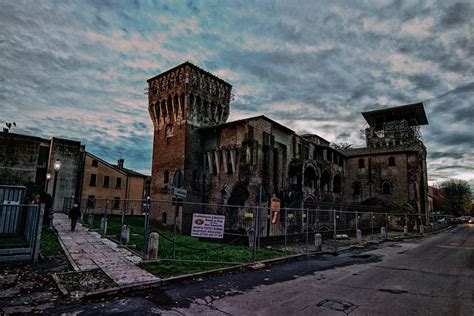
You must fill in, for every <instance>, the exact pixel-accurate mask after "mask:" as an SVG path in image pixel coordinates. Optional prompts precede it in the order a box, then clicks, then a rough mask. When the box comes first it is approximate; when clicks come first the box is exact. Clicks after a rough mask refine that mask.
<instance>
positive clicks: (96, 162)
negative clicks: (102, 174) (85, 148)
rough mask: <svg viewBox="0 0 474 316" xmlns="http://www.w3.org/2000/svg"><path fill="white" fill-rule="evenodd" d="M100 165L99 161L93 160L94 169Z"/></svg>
mask: <svg viewBox="0 0 474 316" xmlns="http://www.w3.org/2000/svg"><path fill="white" fill-rule="evenodd" d="M98 165H99V162H98V161H97V159H92V167H97V166H98Z"/></svg>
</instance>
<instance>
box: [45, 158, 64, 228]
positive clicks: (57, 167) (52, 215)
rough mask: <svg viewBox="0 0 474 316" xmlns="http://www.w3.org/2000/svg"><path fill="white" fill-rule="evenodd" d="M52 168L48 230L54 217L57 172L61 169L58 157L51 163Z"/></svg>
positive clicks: (51, 226)
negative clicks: (50, 208) (52, 179)
mask: <svg viewBox="0 0 474 316" xmlns="http://www.w3.org/2000/svg"><path fill="white" fill-rule="evenodd" d="M53 169H54V182H53V197H52V200H53V203H52V206H53V207H52V208H53V209H52V210H50V212H49V227H48V229H49V230H53V217H54V209H55V202H56V201H55V197H56V184H57V182H58V172H59V169H61V161H60V160H59V159H56V161H55V162H54V164H53Z"/></svg>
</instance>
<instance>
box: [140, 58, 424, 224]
mask: <svg viewBox="0 0 474 316" xmlns="http://www.w3.org/2000/svg"><path fill="white" fill-rule="evenodd" d="M231 90H232V86H231V85H230V84H229V83H227V82H225V81H224V80H222V79H219V78H217V77H216V76H214V75H213V74H211V73H209V72H207V71H204V70H203V69H201V68H199V67H197V66H195V65H193V64H191V63H189V62H185V63H183V64H181V65H179V66H177V67H175V68H173V69H170V70H168V71H166V72H164V73H162V74H160V75H158V76H156V77H153V78H151V79H149V80H148V109H149V113H150V116H151V119H152V121H153V125H154V134H153V160H152V184H151V198H152V199H153V200H164V201H171V199H172V197H171V196H170V195H169V194H168V187H169V186H170V185H174V184H173V178H174V176H175V175H176V174H182V175H184V182H183V183H182V185H181V184H179V185H180V186H182V187H183V188H185V189H186V190H187V191H188V196H187V198H186V201H187V202H199V203H209V204H222V205H239V206H250V205H252V206H253V205H257V204H258V203H260V202H262V201H263V203H266V202H265V201H267V202H268V201H269V198H270V197H271V196H273V195H276V196H277V197H279V198H280V199H281V202H282V207H311V205H314V203H317V202H319V201H324V202H328V203H339V204H364V203H366V204H368V205H370V204H377V203H378V204H380V203H387V204H388V203H390V204H391V205H392V206H393V205H395V206H397V205H398V206H400V207H403V206H406V205H409V206H410V207H411V208H412V209H413V211H414V212H417V213H421V214H426V210H427V190H428V185H427V171H426V149H425V147H424V145H423V143H422V141H421V138H420V133H419V126H420V125H424V124H427V123H428V122H427V119H426V115H425V112H424V108H423V104H422V103H418V104H411V105H405V106H400V107H393V108H389V109H383V110H376V111H371V112H365V113H363V115H364V118H365V119H366V120H367V123H368V124H369V127H368V128H367V129H366V131H365V133H366V140H367V147H365V148H354V149H337V148H334V147H331V146H330V143H329V142H328V141H326V140H325V139H323V138H321V137H319V136H318V135H313V134H306V135H298V134H296V133H295V132H294V131H293V130H291V129H290V128H288V127H286V126H283V125H282V124H279V123H278V122H275V121H273V120H271V119H269V118H268V117H266V116H256V117H251V118H247V119H242V120H238V121H233V122H226V121H227V118H228V116H229V111H230V101H231ZM260 192H262V194H260ZM261 205H262V206H263V204H261ZM265 205H267V204H265ZM209 207H210V206H209ZM173 209H174V206H173V205H172V204H171V203H170V204H163V203H161V204H160V205H155V206H152V208H151V213H152V215H151V218H152V220H154V221H156V222H158V223H160V224H162V225H163V226H166V225H172V224H173V214H174V212H173ZM199 211H202V207H201V206H197V205H184V206H182V207H180V211H179V213H178V216H177V224H178V227H179V228H180V229H181V230H183V231H188V230H189V228H190V222H191V219H192V213H193V212H199ZM206 211H207V212H208V211H209V210H206ZM210 211H212V212H216V213H221V214H226V215H228V216H227V217H226V225H227V227H228V228H230V229H232V228H236V227H233V226H234V225H237V218H236V217H237V216H238V215H239V212H240V211H236V209H233V210H232V211H229V209H228V208H226V209H224V210H223V209H222V208H221V207H219V206H216V207H215V209H213V210H210ZM226 212H227V213H226Z"/></svg>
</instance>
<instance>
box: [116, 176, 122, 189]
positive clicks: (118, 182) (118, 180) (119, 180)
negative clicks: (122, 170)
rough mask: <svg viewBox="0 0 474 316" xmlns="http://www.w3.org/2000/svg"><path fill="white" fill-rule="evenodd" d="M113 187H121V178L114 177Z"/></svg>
mask: <svg viewBox="0 0 474 316" xmlns="http://www.w3.org/2000/svg"><path fill="white" fill-rule="evenodd" d="M115 187H116V188H117V189H120V188H121V187H122V178H120V177H117V179H115Z"/></svg>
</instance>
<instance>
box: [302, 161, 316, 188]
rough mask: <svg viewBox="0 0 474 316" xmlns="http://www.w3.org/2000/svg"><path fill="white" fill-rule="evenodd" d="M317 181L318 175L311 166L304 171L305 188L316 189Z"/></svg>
mask: <svg viewBox="0 0 474 316" xmlns="http://www.w3.org/2000/svg"><path fill="white" fill-rule="evenodd" d="M317 181H318V180H317V175H316V171H315V170H314V168H313V167H311V166H308V167H306V169H305V170H304V186H305V187H307V188H311V189H314V188H315V187H316V182H317Z"/></svg>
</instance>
